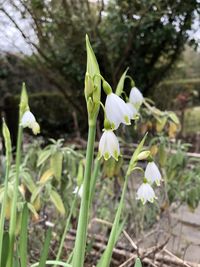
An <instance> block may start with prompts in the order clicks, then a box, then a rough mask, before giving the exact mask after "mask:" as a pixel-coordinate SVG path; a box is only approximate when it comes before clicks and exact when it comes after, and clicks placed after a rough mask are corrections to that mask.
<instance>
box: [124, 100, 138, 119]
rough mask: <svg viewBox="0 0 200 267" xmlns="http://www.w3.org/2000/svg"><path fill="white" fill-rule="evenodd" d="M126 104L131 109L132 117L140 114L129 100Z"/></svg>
mask: <svg viewBox="0 0 200 267" xmlns="http://www.w3.org/2000/svg"><path fill="white" fill-rule="evenodd" d="M126 106H127V107H128V108H129V110H130V116H131V119H134V118H135V117H136V115H138V112H137V110H136V108H135V107H134V106H133V105H132V104H131V103H130V102H127V103H126Z"/></svg>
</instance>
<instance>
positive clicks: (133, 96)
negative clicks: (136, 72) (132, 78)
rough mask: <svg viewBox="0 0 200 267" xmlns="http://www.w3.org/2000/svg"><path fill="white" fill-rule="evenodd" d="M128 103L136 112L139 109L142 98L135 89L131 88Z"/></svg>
mask: <svg viewBox="0 0 200 267" xmlns="http://www.w3.org/2000/svg"><path fill="white" fill-rule="evenodd" d="M129 101H130V103H131V104H133V105H134V107H135V108H136V109H137V110H138V109H139V108H140V106H141V104H142V102H143V101H144V97H143V95H142V93H141V92H140V90H139V89H138V88H137V87H133V88H132V89H131V92H130V95H129Z"/></svg>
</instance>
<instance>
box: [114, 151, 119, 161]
mask: <svg viewBox="0 0 200 267" xmlns="http://www.w3.org/2000/svg"><path fill="white" fill-rule="evenodd" d="M118 157H119V154H118V152H117V150H115V151H114V155H113V158H114V159H115V160H116V161H118Z"/></svg>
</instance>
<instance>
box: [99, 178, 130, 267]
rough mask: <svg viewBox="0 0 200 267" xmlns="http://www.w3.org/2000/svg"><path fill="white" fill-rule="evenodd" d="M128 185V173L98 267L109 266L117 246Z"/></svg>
mask: <svg viewBox="0 0 200 267" xmlns="http://www.w3.org/2000/svg"><path fill="white" fill-rule="evenodd" d="M127 185H128V175H126V177H125V181H124V186H123V190H122V195H121V199H120V203H119V206H118V209H117V213H116V216H115V220H114V223H113V226H112V230H111V233H110V236H109V240H108V244H107V246H106V250H105V251H104V253H103V256H102V257H101V259H100V261H99V263H98V264H97V267H109V266H110V261H111V258H112V252H113V248H114V246H115V243H116V242H117V238H116V237H117V236H118V235H117V232H118V228H119V221H120V217H121V213H122V209H123V204H124V199H125V194H126V189H127Z"/></svg>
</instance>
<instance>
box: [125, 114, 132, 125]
mask: <svg viewBox="0 0 200 267" xmlns="http://www.w3.org/2000/svg"><path fill="white" fill-rule="evenodd" d="M124 120H125V122H126V124H131V122H130V119H129V117H128V116H124Z"/></svg>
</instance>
